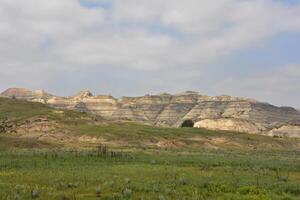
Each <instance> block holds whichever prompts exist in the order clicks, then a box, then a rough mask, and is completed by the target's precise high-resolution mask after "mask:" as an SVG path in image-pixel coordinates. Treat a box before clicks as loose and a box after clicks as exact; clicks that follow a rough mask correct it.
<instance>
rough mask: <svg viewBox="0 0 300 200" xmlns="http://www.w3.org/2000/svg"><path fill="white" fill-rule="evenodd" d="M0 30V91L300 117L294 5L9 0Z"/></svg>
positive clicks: (298, 10) (258, 0)
mask: <svg viewBox="0 0 300 200" xmlns="http://www.w3.org/2000/svg"><path fill="white" fill-rule="evenodd" d="M0 21H1V23H0V40H1V41H2V43H1V45H0V52H1V55H2V57H1V58H0V64H1V65H0V70H1V71H0V78H1V80H2V81H1V83H2V84H1V85H0V89H2V90H4V89H6V88H8V87H28V88H32V89H45V90H47V91H49V92H51V93H54V94H58V95H64V96H66V95H72V94H74V93H76V92H77V91H78V90H81V89H89V90H91V91H92V92H93V93H95V94H99V93H101V94H112V95H114V96H116V97H120V96H124V95H126V96H135V95H144V94H147V93H150V94H155V93H162V92H169V93H177V92H182V91H184V90H196V91H199V92H203V93H205V94H208V95H220V94H228V95H235V96H246V97H251V98H256V99H258V100H260V101H266V102H270V103H272V104H276V105H290V106H294V107H298V108H299V107H300V104H299V98H300V93H299V90H300V81H299V80H300V56H299V52H300V3H299V1H298V0H284V1H283V0H253V1H248V0H217V1H204V0H203V1H202V0H187V1H182V0H152V1H148V0H79V1H73V0H52V1H46V0H28V1H26V3H25V2H24V3H23V2H21V3H20V2H19V1H17V0H10V1H0Z"/></svg>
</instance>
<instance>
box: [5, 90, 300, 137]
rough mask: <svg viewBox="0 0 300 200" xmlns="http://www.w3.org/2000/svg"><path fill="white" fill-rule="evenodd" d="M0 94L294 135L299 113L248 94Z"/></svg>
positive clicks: (129, 116) (155, 119) (166, 122)
mask: <svg viewBox="0 0 300 200" xmlns="http://www.w3.org/2000/svg"><path fill="white" fill-rule="evenodd" d="M1 96H4V97H10V98H17V99H25V100H28V101H36V102H42V103H45V104H48V105H50V106H51V107H54V108H63V109H71V110H77V111H82V112H91V113H94V114H97V115H100V116H102V117H103V118H106V119H108V120H130V121H136V122H143V123H147V124H152V125H156V126H166V127H180V126H181V125H182V124H183V122H184V121H186V120H192V121H193V122H194V126H195V127H199V128H207V129H214V130H215V129H220V130H229V131H239V132H249V133H257V134H266V135H277V136H287V137H300V113H299V112H298V111H297V110H296V109H294V108H291V107H276V106H273V105H270V104H267V103H261V102H258V101H255V100H252V99H247V98H239V97H231V96H225V95H223V96H217V97H210V96H205V95H202V94H199V93H197V92H184V93H180V94H175V95H170V94H166V93H164V94H160V95H146V96H142V97H122V98H120V99H117V98H114V97H112V96H110V95H97V96H94V95H92V93H91V92H89V91H81V92H79V93H78V94H76V95H74V96H70V97H58V96H54V95H51V94H48V93H47V92H45V91H43V90H37V91H31V90H28V89H19V88H12V89H8V90H6V91H4V92H3V93H2V94H1Z"/></svg>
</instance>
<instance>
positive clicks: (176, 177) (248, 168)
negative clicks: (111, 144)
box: [0, 150, 300, 200]
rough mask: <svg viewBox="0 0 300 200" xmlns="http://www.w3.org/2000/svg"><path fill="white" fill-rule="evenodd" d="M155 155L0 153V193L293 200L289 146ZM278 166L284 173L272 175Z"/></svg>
mask: <svg viewBox="0 0 300 200" xmlns="http://www.w3.org/2000/svg"><path fill="white" fill-rule="evenodd" d="M157 153H158V152H135V153H131V154H130V156H129V157H128V156H127V157H125V156H124V157H115V158H111V157H102V156H99V157H98V156H96V154H95V153H92V152H76V153H75V152H72V153H71V152H54V151H51V152H50V151H44V152H41V151H20V150H17V151H3V152H1V154H0V163H1V164H0V169H1V172H0V193H1V194H2V199H12V197H13V196H15V195H18V196H20V197H21V199H30V198H31V197H30V192H31V191H32V190H36V191H38V193H39V196H40V199H63V198H65V199H237V200H240V199H275V200H276V199H278V200H279V199H282V200H283V199H299V198H298V197H299V195H300V179H299V178H300V160H299V157H298V155H297V154H296V153H295V152H285V153H284V154H276V153H272V152H269V153H267V152H261V153H260V154H257V155H253V156H249V155H248V154H244V153H241V152H220V151H199V152H198V154H197V155H180V154H178V153H176V152H172V151H160V152H159V154H158V155H157ZM277 171H278V172H279V174H280V175H281V176H286V175H287V174H289V176H288V179H287V180H281V179H279V178H278V177H277V173H276V172H277ZM97 188H98V189H97ZM97 190H98V191H101V198H98V197H97V194H96V191H97ZM125 190H126V191H127V192H124V191H125ZM125 193H128V194H125Z"/></svg>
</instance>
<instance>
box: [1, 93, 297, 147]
mask: <svg viewBox="0 0 300 200" xmlns="http://www.w3.org/2000/svg"><path fill="white" fill-rule="evenodd" d="M0 113H1V114H0V132H1V133H0V138H1V141H2V142H0V147H1V146H2V147H9V146H14V147H28V148H29V147H44V148H52V147H68V148H91V147H94V146H97V145H99V144H106V145H109V146H110V147H113V148H145V147H147V148H172V149H173V148H174V149H178V148H188V149H199V148H207V149H241V150H256V149H262V150H265V149H289V150H298V149H299V148H300V140H299V139H288V138H273V137H267V136H260V135H254V134H245V133H237V132H226V131H209V130H205V129H195V128H162V127H153V126H149V125H143V124H138V123H133V122H118V123H116V122H114V121H107V120H103V119H102V118H100V117H99V116H97V115H92V114H88V113H82V112H76V111H71V110H58V109H53V108H50V107H48V106H46V105H45V104H41V103H36V102H28V101H23V100H13V99H9V98H0ZM3 141H5V142H3Z"/></svg>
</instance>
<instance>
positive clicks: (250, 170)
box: [0, 98, 300, 200]
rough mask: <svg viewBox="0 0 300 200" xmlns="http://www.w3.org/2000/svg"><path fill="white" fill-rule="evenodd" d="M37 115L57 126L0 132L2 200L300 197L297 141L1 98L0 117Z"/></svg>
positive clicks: (22, 119)
mask: <svg viewBox="0 0 300 200" xmlns="http://www.w3.org/2000/svg"><path fill="white" fill-rule="evenodd" d="M36 117H42V118H45V117H46V118H48V119H50V122H47V123H50V124H51V123H54V122H55V124H56V125H55V127H56V129H54V130H52V129H51V131H50V132H49V133H48V132H47V131H46V132H45V131H44V132H43V131H41V132H40V133H39V129H30V130H33V131H35V133H34V134H32V133H31V132H28V133H27V132H20V134H19V133H18V132H17V133H6V132H2V133H0V199H3V200H8V199H9V200H10V199H11V200H19V199H41V200H44V199H45V200H47V199H58V200H59V199H61V200H63V199H64V200H66V199H72V200H75V199H145V200H146V199H149V200H150V199H157V200H164V199H166V200H167V199H168V200H173V199H179V200H181V199H191V200H197V199H199V200H207V199H208V200H210V199H211V200H221V199H222V200H223V199H225V200H226V199H228V200H273V199H274V200H289V199H290V200H296V199H300V152H299V149H300V145H299V144H300V142H299V139H291V138H290V139H289V138H273V137H267V136H260V135H251V134H245V133H234V132H223V131H209V130H204V129H193V128H181V129H175V128H158V127H152V126H147V125H141V124H135V123H130V122H122V123H112V122H105V121H103V120H102V119H101V118H99V117H96V116H93V115H90V114H86V113H78V112H74V111H63V114H61V113H60V112H55V110H53V109H51V108H49V107H47V106H45V105H43V104H39V103H29V102H24V101H17V100H9V99H2V98H0V120H7V119H10V121H13V122H14V123H16V124H17V125H16V126H19V125H20V124H23V123H25V122H26V121H30V120H31V119H32V118H33V119H34V118H36ZM33 124H34V126H40V125H39V123H36V122H34V123H33ZM27 125H31V124H27ZM27 125H26V126H27ZM17 130H18V129H17ZM37 133H38V134H37ZM27 134H28V135H27ZM36 135H37V137H36ZM41 135H43V136H45V137H44V139H41V137H40V136H41ZM47 135H50V136H51V137H50V136H49V138H52V137H54V136H57V138H56V139H55V140H51V141H50V140H49V141H48V140H47V139H48V138H47V137H46V136H47ZM58 136H60V137H58ZM82 136H85V137H89V138H97V139H100V141H103V142H101V143H100V142H94V143H88V142H85V143H84V145H81V144H79V142H78V140H75V139H76V138H78V137H82ZM45 138H46V140H45ZM65 138H67V139H65ZM70 144H72V145H70Z"/></svg>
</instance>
